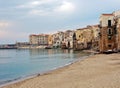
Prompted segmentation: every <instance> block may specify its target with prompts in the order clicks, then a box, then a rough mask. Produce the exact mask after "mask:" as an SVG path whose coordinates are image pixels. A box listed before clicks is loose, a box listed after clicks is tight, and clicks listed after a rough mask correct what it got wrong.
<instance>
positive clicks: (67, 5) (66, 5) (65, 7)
mask: <svg viewBox="0 0 120 88" xmlns="http://www.w3.org/2000/svg"><path fill="white" fill-rule="evenodd" d="M74 10H75V5H74V4H73V3H71V2H68V1H63V2H62V4H61V5H60V6H58V7H57V8H55V11H56V12H73V11H74Z"/></svg>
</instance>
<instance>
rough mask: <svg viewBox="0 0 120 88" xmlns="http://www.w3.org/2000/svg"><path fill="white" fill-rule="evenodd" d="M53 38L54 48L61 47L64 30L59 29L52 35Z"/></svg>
mask: <svg viewBox="0 0 120 88" xmlns="http://www.w3.org/2000/svg"><path fill="white" fill-rule="evenodd" d="M52 36H53V37H52V39H53V47H54V48H61V45H62V42H63V40H64V32H62V31H59V32H57V33H55V34H53V35H52Z"/></svg>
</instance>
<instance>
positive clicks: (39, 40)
mask: <svg viewBox="0 0 120 88" xmlns="http://www.w3.org/2000/svg"><path fill="white" fill-rule="evenodd" d="M48 38H49V35H47V34H39V35H35V34H32V35H30V36H29V42H30V44H31V45H48Z"/></svg>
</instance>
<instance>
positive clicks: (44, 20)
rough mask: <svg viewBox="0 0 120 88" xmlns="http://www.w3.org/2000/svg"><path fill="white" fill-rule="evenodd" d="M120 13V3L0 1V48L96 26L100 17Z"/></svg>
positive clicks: (92, 0)
mask: <svg viewBox="0 0 120 88" xmlns="http://www.w3.org/2000/svg"><path fill="white" fill-rule="evenodd" d="M119 9H120V0H0V44H6V43H9V44H10V43H15V42H28V41H29V35H30V34H41V33H45V34H51V33H56V32H57V31H66V30H75V29H78V28H82V27H85V26H87V25H94V24H98V23H99V17H100V15H101V14H102V13H112V12H113V11H116V10H119Z"/></svg>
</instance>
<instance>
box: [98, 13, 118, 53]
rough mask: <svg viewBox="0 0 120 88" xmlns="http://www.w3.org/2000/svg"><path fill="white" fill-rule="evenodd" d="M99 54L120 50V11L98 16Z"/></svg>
mask: <svg viewBox="0 0 120 88" xmlns="http://www.w3.org/2000/svg"><path fill="white" fill-rule="evenodd" d="M99 50H100V52H102V53H103V52H110V51H111V52H117V51H119V50H120V11H115V12H113V13H112V14H102V15H101V16H100V37H99Z"/></svg>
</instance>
